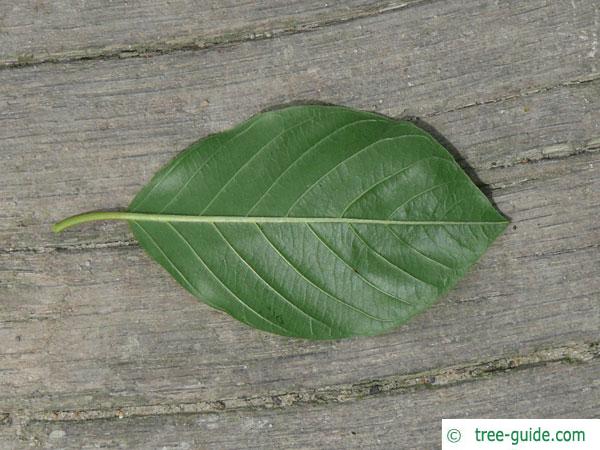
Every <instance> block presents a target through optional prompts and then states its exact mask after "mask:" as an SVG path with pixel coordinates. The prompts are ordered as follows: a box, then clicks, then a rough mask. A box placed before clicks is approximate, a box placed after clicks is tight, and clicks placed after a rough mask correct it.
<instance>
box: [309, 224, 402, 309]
mask: <svg viewBox="0 0 600 450" xmlns="http://www.w3.org/2000/svg"><path fill="white" fill-rule="evenodd" d="M306 226H307V227H308V229H309V230H310V231H311V232H312V233H313V234H314V235H315V237H316V238H317V239H318V240H319V241H321V242H322V243H323V245H324V246H325V247H327V248H328V249H329V251H330V252H331V253H333V254H334V255H335V256H336V257H337V258H338V259H339V260H340V261H342V263H344V265H345V266H346V267H348V268H349V269H350V270H351V271H352V272H353V273H354V275H355V276H357V277H358V278H360V279H361V280H362V281H363V282H365V283H366V284H368V285H369V286H371V287H372V288H374V289H376V290H377V291H379V292H381V293H382V294H384V295H385V296H386V297H389V298H391V299H393V300H397V301H399V302H400V303H404V304H406V305H411V306H412V303H411V302H409V301H408V300H405V299H403V298H400V297H397V296H395V295H392V294H390V293H389V292H386V291H384V290H383V289H381V288H379V287H377V286H376V285H375V284H373V283H372V282H371V281H369V280H368V279H366V278H365V277H364V276H363V275H362V274H361V273H359V272H358V271H356V270H355V269H354V268H353V267H352V266H350V264H348V263H347V262H346V260H345V259H344V258H342V257H341V255H340V254H339V253H338V252H336V251H335V250H334V249H333V248H332V247H331V246H330V245H329V244H327V242H325V240H324V239H323V238H321V236H319V234H318V233H317V231H316V230H315V229H314V228H313V227H312V226H311V225H310V224H308V223H307V224H306Z"/></svg>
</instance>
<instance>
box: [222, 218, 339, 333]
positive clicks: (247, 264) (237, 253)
mask: <svg viewBox="0 0 600 450" xmlns="http://www.w3.org/2000/svg"><path fill="white" fill-rule="evenodd" d="M212 225H213V227H214V228H215V230H216V231H217V233H219V236H220V237H221V239H223V241H224V242H225V243H226V244H227V245H228V246H229V248H230V249H231V250H232V251H233V252H234V253H235V254H236V255H237V256H238V258H240V260H241V261H242V262H243V263H244V264H245V265H246V266H247V267H248V268H249V269H250V271H251V272H252V273H253V274H254V275H255V276H256V277H257V278H258V279H260V280H261V281H262V282H263V283H264V284H265V285H266V286H267V287H268V288H269V289H270V290H271V291H273V292H274V293H275V294H277V295H278V296H279V297H281V298H282V299H283V300H284V301H285V302H286V303H288V304H289V305H290V306H292V308H294V309H295V310H297V311H299V312H300V313H302V314H303V315H305V316H306V317H308V318H309V320H314V321H315V322H319V323H320V324H322V325H325V326H326V327H327V328H328V329H329V330H330V331H332V329H331V326H330V325H329V324H327V323H325V322H323V321H322V320H320V319H319V318H317V317H315V316H313V315H311V314H310V313H308V312H306V311H304V310H303V309H302V308H300V307H299V306H298V305H296V304H295V303H293V302H292V301H291V300H290V299H288V298H287V297H286V296H284V295H283V294H282V293H280V292H279V291H278V290H277V289H275V288H274V287H273V286H271V284H269V283H268V282H267V280H265V279H264V278H263V277H262V276H260V275H259V273H258V272H257V271H256V269H254V267H252V265H251V264H250V263H249V262H248V260H247V259H246V258H244V257H243V256H242V255H241V254H240V253H239V252H238V251H237V250H236V249H235V247H234V246H233V245H232V244H231V242H230V241H229V239H227V237H226V236H225V235H224V234H223V232H222V231H221V230H220V229H219V227H217V225H216V224H214V223H213V224H212Z"/></svg>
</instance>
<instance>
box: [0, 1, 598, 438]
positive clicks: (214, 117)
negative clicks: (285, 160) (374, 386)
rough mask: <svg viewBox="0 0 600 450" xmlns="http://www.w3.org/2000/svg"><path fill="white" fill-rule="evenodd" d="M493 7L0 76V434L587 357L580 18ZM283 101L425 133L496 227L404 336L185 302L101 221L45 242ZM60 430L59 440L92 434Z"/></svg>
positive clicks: (592, 303) (590, 87)
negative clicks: (83, 417)
mask: <svg viewBox="0 0 600 450" xmlns="http://www.w3.org/2000/svg"><path fill="white" fill-rule="evenodd" d="M506 6H507V5H506V4H504V3H502V4H498V5H490V4H489V2H484V1H476V0H468V1H466V2H428V1H426V2H422V3H421V4H419V6H418V7H414V8H408V9H405V10H403V11H397V12H393V13H387V14H381V15H375V16H373V17H365V18H363V19H360V20H357V21H349V22H347V23H341V24H337V25H333V26H328V27H325V28H322V27H317V28H316V29H315V30H314V31H313V32H311V33H299V34H293V35H285V36H282V37H280V38H277V39H272V40H262V41H260V42H257V41H254V42H242V43H240V44H239V45H235V46H230V47H214V48H212V49H211V50H208V51H201V52H190V51H188V52H176V53H172V54H165V55H162V56H155V57H152V58H149V59H142V58H133V59H129V60H116V59H113V60H106V61H102V60H97V61H87V62H78V63H69V64H44V65H37V66H30V67H22V68H18V69H9V70H3V71H0V121H1V123H2V126H0V161H1V164H2V167H3V180H2V181H3V182H2V183H1V184H0V339H2V342H3V349H2V350H1V351H0V368H1V370H0V392H1V393H2V394H1V395H0V420H3V419H2V417H4V416H3V415H2V414H8V413H10V414H9V416H8V417H9V418H10V421H11V423H10V424H8V423H7V424H5V425H4V426H0V439H2V438H4V436H14V435H15V433H20V432H21V431H22V426H26V424H27V421H28V420H29V419H30V418H32V417H38V418H39V417H42V418H44V417H45V418H44V419H43V423H41V422H40V424H39V426H38V425H35V424H31V427H30V428H28V429H29V430H31V434H32V437H34V442H36V441H35V439H37V440H38V441H37V442H39V443H44V444H45V443H48V445H49V446H50V445H54V444H52V442H54V441H49V440H48V439H50V438H49V436H47V435H49V434H50V433H51V431H55V429H54V428H52V430H51V431H50V428H48V427H54V425H55V424H54V422H53V423H52V424H50V425H48V424H47V423H46V422H47V421H48V418H47V417H46V415H47V414H50V412H51V411H52V410H60V411H64V410H72V411H74V413H73V414H75V412H77V411H82V412H84V413H85V412H87V414H88V415H89V414H90V411H93V410H99V411H101V412H103V413H102V414H104V413H105V412H106V411H113V410H115V411H118V410H119V408H128V407H132V408H133V407H136V406H140V405H142V407H143V406H144V405H146V406H148V405H158V406H157V407H160V408H163V410H167V409H168V408H170V407H171V406H172V405H177V404H184V403H189V402H191V403H194V402H204V401H206V402H215V404H219V403H218V402H221V401H222V399H231V398H238V397H248V396H252V395H259V396H262V397H264V398H270V396H271V394H272V393H277V392H293V391H294V390H307V389H308V390H310V389H318V388H319V387H323V386H330V385H336V386H337V385H340V384H344V383H356V382H362V381H366V382H369V381H373V380H375V379H379V378H385V377H389V376H396V375H403V374H404V375H406V374H412V373H415V372H422V371H425V372H430V373H431V371H433V372H435V369H436V368H439V367H448V366H453V365H457V366H461V365H465V364H467V365H468V364H471V363H473V362H485V361H489V360H493V359H494V358H497V357H500V356H511V357H512V356H515V355H521V354H528V353H529V352H534V351H536V349H539V348H540V347H556V346H566V347H567V348H571V346H572V345H574V344H573V342H575V343H577V344H576V345H575V348H577V346H578V345H583V344H582V343H589V342H595V341H597V339H598V324H599V322H600V310H599V308H600V306H599V304H600V302H598V300H599V298H600V280H599V279H598V277H597V276H596V274H597V273H598V269H599V268H600V255H599V253H600V252H599V251H598V242H599V237H600V231H599V228H598V226H597V217H596V216H597V213H596V212H597V210H598V206H599V204H598V203H599V201H600V196H599V195H598V193H599V191H600V177H599V176H598V167H599V164H600V162H599V161H598V159H599V154H598V152H597V150H598V149H600V140H599V138H600V124H599V122H598V117H599V115H600V96H599V95H598V93H599V88H600V81H599V75H598V66H597V57H596V55H595V53H594V48H595V47H594V45H595V44H594V39H595V37H594V32H596V30H597V25H596V22H595V21H596V20H597V17H598V7H597V5H595V4H594V2H593V1H591V0H585V1H579V2H576V3H575V7H574V8H572V9H569V8H564V7H563V6H564V5H558V4H556V3H554V4H548V3H547V2H542V1H537V0H535V1H531V2H514V3H513V2H510V8H508V7H506ZM557 30H558V31H557ZM298 99H311V100H312V101H315V100H319V101H326V102H333V103H342V104H347V105H350V106H354V107H358V108H363V109H371V110H376V111H380V112H383V113H385V114H388V115H392V116H401V115H405V114H409V115H419V116H422V117H424V118H425V120H426V121H427V122H428V123H429V124H430V125H432V126H434V127H435V128H436V129H437V130H438V131H440V132H441V133H442V134H443V135H444V136H445V137H446V138H448V139H449V140H450V142H452V143H453V144H454V145H455V146H456V147H457V148H458V149H459V150H460V156H461V158H462V159H463V160H462V162H463V164H465V166H470V167H472V168H473V171H471V173H473V174H476V175H477V176H478V178H479V179H480V180H481V183H482V184H483V185H484V189H485V190H486V192H488V194H490V195H491V196H492V198H493V199H494V200H495V201H496V202H497V203H498V205H499V207H500V208H501V209H502V210H503V211H504V212H505V213H506V214H508V215H509V216H510V217H511V218H512V219H513V222H514V225H515V226H516V229H510V230H508V231H507V233H506V234H505V235H504V236H503V237H502V238H501V239H500V240H499V242H498V243H497V244H496V245H495V246H494V247H493V248H492V249H491V250H490V252H489V253H488V254H487V255H486V256H485V257H484V258H483V259H482V261H481V262H480V263H479V264H478V265H477V266H476V268H475V269H474V270H473V271H472V272H471V273H470V274H469V276H468V277H467V278H466V279H465V280H464V281H463V282H462V283H461V284H460V286H459V287H458V288H457V289H456V290H454V291H453V292H452V293H451V294H450V295H449V296H448V297H446V298H445V299H444V300H442V302H440V303H439V304H438V305H437V306H436V307H434V308H433V309H432V310H430V311H428V312H427V313H425V314H423V315H422V316H420V317H418V318H416V319H415V320H414V321H413V322H411V323H409V324H408V325H406V326H405V327H402V328H401V329H399V330H398V331H396V332H394V333H390V334H388V335H386V336H380V337H376V338H372V339H361V340H352V341H342V342H317V343H313V342H305V341H295V340H289V339H284V338H280V337H276V336H270V335H266V334H263V333H259V332H257V331H254V330H250V329H247V328H245V327H244V326H242V325H240V324H239V323H237V322H234V321H233V320H231V319H229V318H228V317H226V316H224V315H223V314H221V313H218V312H216V311H212V310H210V308H208V307H206V306H204V305H201V304H198V303H197V302H196V301H195V300H194V299H192V298H191V297H190V296H189V295H188V294H186V293H185V292H184V291H183V290H182V289H181V288H179V287H178V286H177V285H176V283H174V282H173V281H172V280H171V279H170V278H169V277H168V275H166V274H165V273H164V272H163V271H161V270H160V268H159V267H157V266H156V265H155V264H152V263H151V262H150V261H149V260H148V258H147V257H146V256H145V255H144V254H143V253H142V251H141V250H140V249H139V248H138V247H137V245H135V244H134V243H133V242H132V241H131V237H130V235H129V233H128V231H127V229H126V227H125V226H123V225H122V224H94V225H89V226H85V227H82V228H79V229H76V230H72V231H69V232H68V233H66V234H64V235H60V236H54V235H52V234H51V233H50V231H49V226H50V224H51V223H52V222H53V221H55V220H57V219H59V218H61V217H63V216H65V215H68V214H72V213H75V212H79V211H82V210H87V209H96V208H113V207H118V206H125V205H126V204H127V203H128V202H129V200H130V199H131V198H132V196H133V194H134V193H135V192H136V191H137V190H138V189H139V188H140V187H141V186H142V185H143V183H145V182H146V181H147V180H148V178H149V177H150V176H151V174H152V173H153V172H154V171H155V170H156V169H157V168H158V167H159V166H160V165H162V164H163V163H164V162H166V161H167V160H168V159H170V158H171V157H172V156H173V155H174V154H176V153H177V151H179V150H180V149H182V148H183V147H184V146H185V145H186V144H187V143H189V142H191V141H193V140H195V139H197V138H198V137H201V136H203V135H205V134H207V133H209V132H216V131H220V130H222V129H224V128H226V127H229V126H231V125H233V124H235V123H237V122H239V121H240V120H243V119H244V118H246V117H247V116H249V115H250V114H252V113H254V112H257V111H258V110H260V109H262V108H265V107H272V106H273V105H276V104H281V103H285V102H288V101H293V100H298ZM528 160H529V161H533V162H534V163H529V164H521V163H522V162H524V161H528ZM566 354H570V352H567V353H566ZM586 373H587V372H586ZM569 374H572V378H573V380H574V381H573V382H574V383H575V384H576V383H579V382H580V381H581V380H584V381H585V376H586V375H583V374H582V375H576V374H575V372H569ZM512 378H513V377H511V379H512ZM544 380H546V379H545V378H544ZM507 383H510V381H509V382H507ZM514 383H516V384H518V383H517V382H514ZM548 383H549V385H551V386H552V383H550V382H548ZM553 383H555V384H556V383H559V382H558V381H556V382H553ZM562 386H563V387H562V388H560V387H559V388H557V395H559V394H560V392H563V397H560V396H559V397H557V398H561V399H564V392H565V387H567V386H569V383H568V382H565V381H564V380H563V385H562ZM561 389H562V391H561ZM415 395H417V394H415ZM481 395H483V394H475V396H474V397H473V398H474V400H473V401H475V399H479V400H477V401H480V399H481ZM592 399H593V397H592ZM588 400H589V399H588ZM409 405H410V403H409ZM365 408H368V407H367V406H365ZM357 409H359V410H361V411H362V409H363V408H362V406H361V407H360V408H357ZM290 411H292V409H290ZM294 411H296V412H295V414H297V416H296V418H298V417H301V416H302V415H303V414H305V412H306V413H307V414H308V412H307V411H310V408H302V411H299V410H298V411H297V410H294ZM292 412H293V411H292ZM287 413H289V411H287V412H286V414H287ZM566 413H568V411H567V412H566ZM227 414H234V413H227ZM290 414H291V413H290ZM557 414H558V412H557ZM58 416H59V417H61V414H58ZM234 416H235V414H234ZM219 417H220V416H219ZM223 417H225V416H223ZM227 417H232V416H231V415H229V416H227ZM252 417H254V416H252ZM290 417H291V416H290ZM341 417H342V418H343V417H347V416H344V414H341ZM416 417H417V418H419V419H421V420H422V419H423V417H424V416H422V415H421V413H419V414H418V415H417V416H416ZM307 418H308V416H307ZM319 418H321V419H322V418H323V416H315V418H314V419H312V420H314V421H318V419H319ZM163 419H164V417H163V416H161V418H158V419H156V420H157V422H155V424H156V426H157V427H158V428H159V429H161V428H162V427H163V425H164V424H165V422H163ZM40 420H41V419H40ZM135 420H138V419H135ZM139 420H149V422H144V423H146V424H151V423H152V420H153V419H139ZM177 420H181V416H177V419H176V421H175V422H173V423H167V424H166V425H164V427H171V426H172V427H173V429H174V430H176V429H177V426H176V425H177V423H179V422H177ZM248 420H250V421H252V420H254V419H252V418H250V419H248ZM290 420H291V419H290ZM302 420H303V419H302ZM307 420H308V419H307ZM415 420H416V419H415ZM369 421H370V422H371V423H378V422H377V420H376V419H375V418H373V417H368V418H366V419H365V422H364V424H365V426H366V424H367V423H369ZM225 422H226V423H229V422H227V421H225ZM93 423H97V422H93ZM232 423H233V422H232ZM307 423H310V422H307ZM340 423H341V422H340ZM80 425H81V424H78V423H77V424H76V425H75V428H74V429H76V430H80V431H77V432H76V433H80V436H82V437H81V440H80V441H75V442H79V443H81V442H82V441H83V439H84V438H83V437H84V436H88V437H89V436H91V434H90V433H93V432H92V431H90V430H91V428H86V426H85V424H84V426H83V428H77V427H80ZM238 425H239V424H238ZM89 426H90V427H91V426H92V425H91V424H90V425H89ZM149 426H150V425H139V427H142V428H138V422H133V425H131V430H133V431H135V430H139V429H145V428H144V427H149ZM219 426H220V425H219ZM233 426H234V425H223V428H221V429H222V430H223V433H227V432H228V430H232V428H231V427H233ZM228 427H230V428H228ZM56 431H59V430H58V429H56ZM321 431H322V430H321ZM229 432H230V434H232V436H238V437H239V436H240V434H239V432H238V433H237V434H234V433H233V432H232V431H229ZM44 433H46V434H47V435H45V434H44ZM70 433H71V432H70V431H69V434H70ZM86 433H88V434H86ZM124 433H125V431H123V434H124ZM173 433H176V431H174V432H173ZM297 433H299V432H297ZM59 434H60V433H55V434H54V437H53V438H52V439H54V438H56V437H57V436H58V435H59ZM184 434H185V433H184ZM119 436H120V435H119ZM132 436H138V437H135V438H132V439H138V438H139V436H140V435H139V433H138V432H137V431H136V432H132ZM164 436H167V435H166V434H165V435H164ZM173 436H174V434H173ZM202 436H204V435H201V438H202V439H205V438H204V437H202ZM314 436H317V434H315V435H314ZM192 438H194V439H195V437H194V436H192V435H190V439H192ZM119 439H120V437H119ZM124 439H125V438H124ZM140 439H141V438H140ZM157 439H158V441H160V439H162V437H160V436H159V438H157ZM206 439H208V438H206ZM436 439H437V438H436ZM59 442H60V441H57V444H56V445H62V444H60V443H59ZM174 442H175V441H174ZM190 442H193V441H190ZM201 442H204V441H201ZM206 442H208V443H210V442H209V441H206ZM236 442H237V443H239V441H234V440H232V441H231V445H234V443H236ZM300 442H303V441H300ZM340 442H341V441H340ZM432 442H433V441H432ZM131 443H132V445H133V444H134V443H135V441H134V440H132V441H131ZM217 444H218V443H215V445H217ZM333 444H334V446H335V445H339V446H341V445H342V443H338V444H336V443H335V442H333ZM165 445H166V444H165ZM223 445H226V444H223Z"/></svg>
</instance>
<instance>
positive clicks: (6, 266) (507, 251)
mask: <svg viewBox="0 0 600 450" xmlns="http://www.w3.org/2000/svg"><path fill="white" fill-rule="evenodd" d="M599 165H600V155H598V154H584V155H579V156H572V157H570V158H568V159H567V160H556V161H547V162H541V163H538V164H527V165H522V166H514V167H511V168H505V169H497V170H499V171H501V172H504V173H505V175H506V177H507V178H508V179H512V180H521V179H523V176H526V177H529V178H530V179H529V180H528V181H526V182H524V183H523V184H517V185H513V186H509V187H506V188H502V189H498V190H495V191H494V199H495V200H496V202H497V203H498V205H499V207H500V209H501V210H504V211H506V212H507V213H508V214H509V215H510V216H511V217H512V220H513V227H511V229H509V230H508V231H507V232H506V233H505V234H504V235H503V236H502V237H500V239H499V240H498V242H497V243H496V244H495V245H494V246H493V247H492V248H491V249H490V250H489V252H488V253H487V254H486V255H485V256H484V257H483V258H482V260H481V261H480V262H479V263H478V264H477V266H476V267H475V268H474V270H473V271H472V272H471V273H470V274H469V275H468V276H467V277H466V278H465V279H464V280H463V281H462V282H461V283H460V284H459V286H458V287H457V288H456V289H454V290H453V291H452V292H451V293H450V294H449V295H448V296H447V297H446V298H445V299H444V300H443V301H441V302H440V303H439V304H438V305H436V306H435V307H434V308H432V309H431V310H429V311H427V312H426V313H425V314H422V315H421V316H419V317H417V318H415V319H413V321H411V322H410V323H408V324H407V325H405V326H403V327H401V328H400V329H398V330H397V331H395V332H393V333H389V334H387V335H384V336H379V337H375V338H370V339H356V340H347V341H334V342H306V341H299V340H293V339H286V338H282V337H278V336H272V335H268V334H265V333H261V332H258V331H255V330H251V329H249V328H247V327H245V326H244V325H242V324H240V323H238V322H236V321H234V320H232V319H229V318H228V317H227V316H226V315H224V314H223V313H220V312H217V311H213V310H211V309H210V308H209V307H207V306H205V305H201V304H198V303H197V302H196V301H195V299H193V297H191V296H190V295H189V294H187V293H186V292H185V291H184V290H183V289H182V288H180V287H179V286H177V284H176V283H175V281H174V280H172V279H170V277H169V275H168V274H166V273H165V272H164V271H162V270H161V268H160V267H158V266H157V265H156V264H154V263H152V262H151V261H150V260H149V258H148V257H147V256H145V255H144V254H143V252H142V250H141V249H140V248H138V247H137V246H127V247H115V248H104V249H102V248H96V249H93V250H90V249H81V250H69V251H51V252H41V253H36V252H13V253H5V254H3V255H1V256H0V267H2V269H3V280H4V286H2V290H3V293H4V295H3V297H4V299H3V301H2V302H0V314H1V317H2V318H3V326H2V330H1V333H2V340H3V342H4V343H5V345H4V348H3V352H2V353H3V355H2V367H3V368H4V371H3V372H2V373H0V391H2V392H3V393H4V395H3V397H2V398H1V399H0V410H1V409H2V408H4V409H8V410H11V409H13V408H33V409H77V408H80V409H87V408H94V407H98V406H102V407H113V406H115V405H132V404H136V403H143V404H155V403H162V402H185V401H192V400H194V399H199V398H202V399H212V400H218V399H219V398H222V397H225V396H232V395H233V396H243V395H246V396H247V395H252V393H257V392H271V391H273V390H282V389H296V388H307V387H315V386H319V385H328V384H339V383H345V382H352V381H356V380H366V379H371V378H378V377H381V376H384V375H386V374H390V373H413V372H419V371H423V370H430V369H433V368H435V367H439V366H444V365H454V364H461V363H464V362H469V361H480V360H487V359H491V358H494V357H496V356H498V355H507V354H509V355H510V354H518V353H521V352H529V351H532V350H535V349H537V348H540V347H548V346H553V345H564V344H567V343H569V342H572V341H584V342H585V341H594V340H597V339H598V325H599V324H600V302H598V299H599V298H600V279H598V277H597V276H596V275H597V273H598V269H599V268H600V252H599V251H598V242H599V239H598V238H599V237H600V232H599V229H598V227H597V210H598V207H599V206H600V195H598V193H599V192H600V177H598V171H597V167H598V166H599ZM527 166H535V168H536V169H537V171H538V172H537V174H536V172H535V170H527ZM543 166H546V168H545V169H544V168H543ZM122 226H123V227H124V225H122ZM442 349H443V350H442Z"/></svg>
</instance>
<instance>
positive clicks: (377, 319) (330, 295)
mask: <svg viewBox="0 0 600 450" xmlns="http://www.w3.org/2000/svg"><path fill="white" fill-rule="evenodd" d="M256 227H257V228H258V229H259V231H260V233H261V234H262V235H263V236H264V238H265V239H266V240H267V242H268V243H269V244H270V245H271V247H272V248H273V250H275V252H276V253H277V254H278V255H279V256H280V257H281V258H282V259H283V260H284V261H285V262H286V263H287V264H288V265H289V266H290V267H291V268H292V269H293V270H294V271H295V272H296V273H297V274H298V275H300V276H301V277H302V278H304V280H306V281H307V282H308V283H309V284H311V285H312V286H314V287H315V288H317V289H318V290H319V291H321V292H322V293H324V294H325V295H327V296H328V297H329V298H331V299H333V300H335V301H336V302H338V303H340V304H342V305H345V306H346V307H347V308H349V309H352V310H353V311H356V312H357V313H359V314H362V315H364V316H366V317H368V318H370V319H372V320H376V321H378V322H392V320H389V319H382V318H380V317H375V316H373V315H371V314H369V313H368V312H366V311H364V310H362V309H360V308H357V307H356V306H354V305H351V304H349V303H346V302H345V301H343V300H342V299H341V298H339V297H337V296H335V295H333V294H330V293H329V292H327V291H326V290H325V289H323V288H322V287H320V286H319V285H317V284H316V283H314V282H313V281H312V280H310V279H309V278H308V277H307V276H306V275H304V274H303V273H302V272H301V271H300V270H298V268H297V267H296V266H295V265H294V264H292V262H291V261H290V260H289V259H288V258H287V257H286V256H285V255H284V254H283V253H282V252H281V251H280V250H279V249H278V248H277V246H276V245H275V244H273V242H272V241H271V239H269V237H268V236H267V235H266V234H265V233H264V232H263V230H262V228H261V227H260V225H258V224H256Z"/></svg>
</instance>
